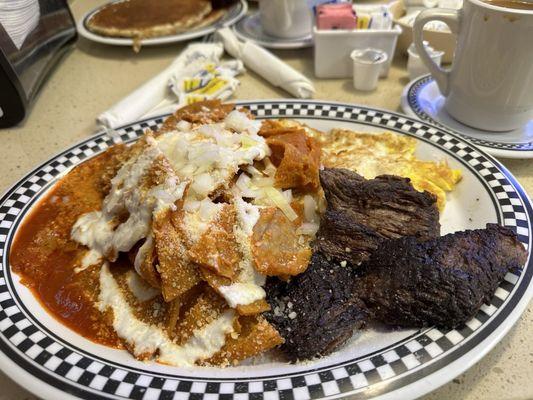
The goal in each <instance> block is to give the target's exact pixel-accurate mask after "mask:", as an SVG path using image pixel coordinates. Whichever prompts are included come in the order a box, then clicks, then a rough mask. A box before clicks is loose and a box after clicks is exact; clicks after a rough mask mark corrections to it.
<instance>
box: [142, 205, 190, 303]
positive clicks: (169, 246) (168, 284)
mask: <svg viewBox="0 0 533 400" xmlns="http://www.w3.org/2000/svg"><path fill="white" fill-rule="evenodd" d="M169 214H171V215H169ZM180 214H181V215H183V210H177V211H168V212H165V213H158V214H156V215H155V216H154V221H153V226H152V228H153V233H154V240H155V247H156V250H157V259H158V262H159V264H158V266H157V271H158V272H159V274H160V275H161V290H162V293H163V298H164V299H165V301H167V302H169V301H172V300H174V299H175V298H177V297H179V296H181V295H182V294H183V293H185V292H186V291H188V290H189V289H191V288H192V287H193V286H195V285H197V284H198V283H199V282H200V274H199V273H198V268H197V267H196V265H195V264H194V263H193V262H191V260H190V259H189V256H188V248H187V246H186V237H185V235H186V233H185V232H184V230H183V229H182V227H181V226H180V224H176V223H173V221H179V220H181V218H180Z"/></svg>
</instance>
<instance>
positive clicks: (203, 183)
mask: <svg viewBox="0 0 533 400" xmlns="http://www.w3.org/2000/svg"><path fill="white" fill-rule="evenodd" d="M214 189H215V181H214V179H213V177H212V176H211V175H210V174H208V173H203V174H200V175H197V176H196V177H195V178H194V180H193V181H192V183H191V190H193V191H194V192H195V193H196V194H197V195H198V196H200V197H204V196H207V195H208V194H209V193H211V191H213V190H214Z"/></svg>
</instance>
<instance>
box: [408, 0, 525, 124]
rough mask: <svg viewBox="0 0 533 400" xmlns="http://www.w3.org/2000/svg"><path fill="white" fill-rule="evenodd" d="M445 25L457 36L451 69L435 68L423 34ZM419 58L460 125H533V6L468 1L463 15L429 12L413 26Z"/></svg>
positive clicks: (509, 1)
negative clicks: (431, 26) (431, 23)
mask: <svg viewBox="0 0 533 400" xmlns="http://www.w3.org/2000/svg"><path fill="white" fill-rule="evenodd" d="M432 20H438V21H442V22H445V23H446V24H447V25H448V26H449V27H450V29H451V30H452V32H453V33H454V34H456V35H457V47H456V50H455V55H454V60H453V65H452V67H451V69H448V70H447V69H443V68H441V67H439V66H437V65H436V64H435V63H434V62H433V61H432V60H431V58H430V57H429V55H428V54H427V52H426V51H425V49H424V46H423V38H422V33H423V28H424V25H425V24H426V23H428V22H429V21H432ZM413 40H414V42H415V45H416V48H417V51H418V54H419V55H420V57H421V59H422V61H423V62H424V64H425V65H426V66H427V67H428V69H429V71H430V72H431V75H432V76H433V78H434V79H435V81H436V82H437V85H438V86H439V90H440V92H441V93H442V95H443V96H445V98H446V100H445V103H444V106H445V109H446V111H447V112H448V114H450V115H451V116H452V117H453V118H455V119H456V120H458V121H460V122H462V123H464V124H466V125H469V126H472V127H474V128H478V129H482V130H486V131H507V130H512V129H516V128H519V127H521V126H524V125H525V124H526V123H527V122H528V121H529V120H530V119H533V5H532V3H527V2H526V1H525V0H522V1H520V0H485V1H480V0H464V4H463V8H462V9H461V10H450V9H429V10H424V11H422V12H421V13H420V14H419V15H418V17H417V18H416V20H415V24H414V27H413Z"/></svg>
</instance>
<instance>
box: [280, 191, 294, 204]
mask: <svg viewBox="0 0 533 400" xmlns="http://www.w3.org/2000/svg"><path fill="white" fill-rule="evenodd" d="M282 194H283V197H285V200H287V203H289V204H291V203H292V190H291V189H287V190H284V191H283V192H282Z"/></svg>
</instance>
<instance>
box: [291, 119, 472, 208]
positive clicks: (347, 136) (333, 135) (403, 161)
mask: <svg viewBox="0 0 533 400" xmlns="http://www.w3.org/2000/svg"><path fill="white" fill-rule="evenodd" d="M283 123H284V124H286V126H293V125H297V124H298V125H299V123H298V122H296V121H291V120H285V121H284V122H283ZM306 130H307V132H308V134H309V135H311V136H313V137H315V138H316V139H317V140H318V141H319V142H320V144H321V146H322V164H324V166H326V167H337V168H347V169H351V170H354V171H357V173H359V174H360V175H362V176H364V177H365V178H367V179H372V178H375V177H376V176H378V175H384V174H387V175H397V176H403V177H406V178H409V179H411V183H412V184H413V187H414V188H415V189H417V190H419V191H424V190H426V191H428V192H430V193H433V194H434V195H435V196H437V205H438V207H439V210H440V211H442V210H443V209H444V206H445V204H446V192H449V191H451V190H453V189H454V188H455V186H456V184H457V183H458V182H459V181H460V180H461V177H462V176H461V171H460V170H457V169H451V168H450V167H449V166H448V163H447V162H446V161H445V160H440V161H423V160H420V159H418V158H416V156H415V154H414V153H415V150H416V139H413V138H411V137H408V136H404V135H398V134H395V133H391V132H384V133H380V134H372V133H360V132H354V131H349V130H344V129H332V130H331V131H330V132H329V134H326V135H324V134H321V133H320V132H319V131H317V130H314V129H312V128H309V127H306Z"/></svg>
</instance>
